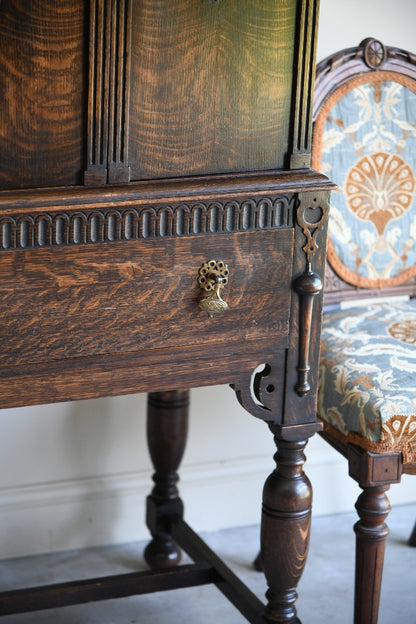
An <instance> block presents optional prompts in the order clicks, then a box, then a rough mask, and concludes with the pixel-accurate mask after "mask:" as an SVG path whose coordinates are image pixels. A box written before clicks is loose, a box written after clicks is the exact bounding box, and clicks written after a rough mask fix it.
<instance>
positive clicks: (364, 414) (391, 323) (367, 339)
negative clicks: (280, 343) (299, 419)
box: [318, 300, 416, 463]
mask: <svg viewBox="0 0 416 624" xmlns="http://www.w3.org/2000/svg"><path fill="white" fill-rule="evenodd" d="M318 415H319V417H320V418H321V419H322V420H324V421H325V423H327V425H329V426H330V429H331V431H332V432H338V434H339V435H340V436H341V437H342V439H344V441H351V442H354V443H356V444H359V445H360V446H362V447H364V448H366V449H367V450H374V451H377V452H382V451H383V450H385V451H392V450H396V451H397V450H398V451H401V452H402V453H403V461H404V463H410V462H414V461H415V460H416V301H415V300H410V301H404V302H395V303H374V304H371V305H370V306H368V307H363V306H356V307H354V308H351V309H347V310H341V311H337V312H330V313H327V314H326V315H325V316H324V323H323V330H322V342H321V360H320V380H319V389H318Z"/></svg>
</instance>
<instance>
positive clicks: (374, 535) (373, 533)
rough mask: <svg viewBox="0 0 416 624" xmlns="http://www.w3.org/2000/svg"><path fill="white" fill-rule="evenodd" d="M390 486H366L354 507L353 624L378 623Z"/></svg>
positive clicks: (387, 531)
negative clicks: (356, 519) (355, 511)
mask: <svg viewBox="0 0 416 624" xmlns="http://www.w3.org/2000/svg"><path fill="white" fill-rule="evenodd" d="M389 487H390V486H389V485H380V486H372V487H364V488H363V491H362V493H361V494H360V496H359V497H358V500H357V503H356V505H355V507H356V509H357V512H358V515H359V517H360V520H359V521H358V522H357V523H356V525H355V526H354V531H355V534H356V560H355V604H354V624H377V619H378V608H379V602H380V591H381V578H382V574H383V562H384V551H385V545H386V538H387V536H388V534H389V528H388V526H387V524H386V523H385V520H386V518H387V516H388V514H389V512H390V509H391V507H390V502H389V499H388V498H387V496H386V494H385V492H386V491H387V490H388V489H389Z"/></svg>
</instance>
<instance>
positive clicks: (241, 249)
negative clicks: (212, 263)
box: [0, 228, 293, 366]
mask: <svg viewBox="0 0 416 624" xmlns="http://www.w3.org/2000/svg"><path fill="white" fill-rule="evenodd" d="M209 260H217V261H223V262H225V263H226V264H227V265H228V267H229V282H228V284H227V285H226V287H225V288H224V289H223V291H222V297H223V299H224V300H225V301H226V302H227V303H228V309H227V310H226V311H225V312H222V313H220V314H218V315H216V316H214V317H213V318H210V317H209V316H208V315H207V314H206V313H205V312H204V311H203V310H201V309H200V307H199V305H198V303H199V300H200V299H201V298H203V297H205V296H207V294H206V293H204V292H203V291H202V290H201V288H200V286H199V284H198V271H199V268H200V267H201V266H202V264H203V263H205V262H207V261H209ZM292 264H293V230H292V229H291V228H287V229H279V230H273V231H260V232H241V233H233V234H226V233H222V234H218V235H217V234H212V235H208V236H190V237H186V238H166V239H161V238H159V239H158V240H140V241H130V242H124V243H112V244H94V245H83V246H78V247H75V246H73V247H65V248H54V249H51V248H49V249H46V248H45V249H33V250H17V251H10V252H3V253H1V254H0V314H1V317H2V325H1V335H0V366H10V365H21V364H28V363H36V362H39V363H40V362H48V361H53V360H63V359H68V358H79V357H87V356H96V355H103V354H122V353H124V354H125V353H129V352H136V353H137V352H140V351H142V350H149V349H164V348H166V349H174V348H175V347H185V346H187V345H189V346H191V345H192V346H198V345H200V347H201V349H202V348H203V346H204V345H207V344H210V345H212V344H215V343H226V342H229V343H232V342H235V341H239V342H241V341H244V340H257V339H264V338H268V337H270V338H272V337H273V336H274V337H280V338H282V337H285V336H288V332H289V316H290V303H291V300H290V292H291V279H292Z"/></svg>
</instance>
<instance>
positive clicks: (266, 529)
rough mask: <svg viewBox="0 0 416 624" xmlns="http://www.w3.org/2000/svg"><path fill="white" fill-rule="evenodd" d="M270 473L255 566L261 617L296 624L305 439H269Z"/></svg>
mask: <svg viewBox="0 0 416 624" xmlns="http://www.w3.org/2000/svg"><path fill="white" fill-rule="evenodd" d="M275 441H276V444H277V449H278V450H277V453H276V455H275V461H276V469H275V471H274V472H273V473H272V474H271V475H270V477H269V478H268V479H267V481H266V484H265V486H264V492H263V513H262V526H261V554H260V555H259V558H258V561H257V563H258V565H259V566H260V567H261V568H262V569H263V570H264V574H265V576H266V580H267V583H268V586H269V589H268V591H267V594H266V597H267V599H268V605H267V608H266V613H265V615H266V618H267V619H268V620H270V621H272V622H279V623H282V624H283V623H284V624H300V620H299V619H298V617H297V615H296V608H295V601H296V599H297V591H296V589H297V584H298V582H299V579H300V577H301V575H302V572H303V569H304V566H305V562H306V556H307V552H308V546H309V534H310V523H311V510H312V487H311V484H310V482H309V479H308V478H307V477H306V475H305V474H304V472H303V469H302V467H303V464H304V462H305V456H304V454H303V450H304V448H305V445H306V442H307V441H306V440H303V441H300V442H289V441H285V440H281V439H278V437H277V436H276V437H275Z"/></svg>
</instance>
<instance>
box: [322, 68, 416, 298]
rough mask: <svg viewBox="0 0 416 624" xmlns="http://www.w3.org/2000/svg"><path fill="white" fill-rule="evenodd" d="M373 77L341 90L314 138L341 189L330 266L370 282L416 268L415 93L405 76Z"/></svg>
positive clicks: (334, 204) (334, 201)
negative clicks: (392, 77) (401, 78)
mask: <svg viewBox="0 0 416 624" xmlns="http://www.w3.org/2000/svg"><path fill="white" fill-rule="evenodd" d="M383 75H384V77H383ZM370 76H371V79H370V78H366V77H361V78H360V79H359V80H358V81H357V83H358V84H357V86H355V87H354V88H353V89H351V90H349V91H347V92H346V93H344V92H343V91H342V90H340V92H339V93H337V92H336V93H335V95H334V97H333V98H332V99H331V100H330V101H329V102H328V105H327V107H326V108H325V109H324V110H323V111H322V117H321V119H320V120H319V118H318V123H317V124H315V125H316V128H315V130H316V133H317V135H318V136H316V137H315V138H314V140H316V141H317V144H318V151H319V152H320V154H319V160H320V162H318V163H315V166H316V168H318V169H319V170H320V171H323V172H324V173H326V174H327V175H328V176H329V178H330V179H331V180H332V181H334V182H336V183H337V184H338V185H339V187H340V189H341V190H342V192H340V193H333V194H332V197H331V217H330V222H329V236H330V245H329V260H330V263H331V266H333V268H334V269H335V271H336V272H337V273H338V274H339V275H340V276H341V277H342V278H343V279H346V280H347V281H349V282H350V283H352V284H355V285H357V286H365V287H370V288H371V287H383V285H393V284H395V283H400V282H401V281H404V280H405V279H408V278H409V277H410V276H411V275H413V274H415V272H416V198H415V190H416V94H415V93H414V92H413V91H412V90H411V89H410V88H408V86H406V85H405V83H406V84H407V81H406V79H405V78H404V79H403V82H404V84H399V82H396V81H393V80H388V79H387V78H388V76H389V72H377V73H373V74H371V75H370ZM398 79H399V78H398ZM365 80H366V81H367V82H364V81H365ZM411 83H413V81H409V85H410V86H412V88H413V89H414V88H415V87H414V83H413V84H411ZM389 282H390V283H389Z"/></svg>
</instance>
